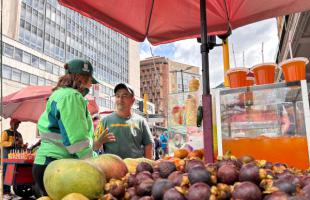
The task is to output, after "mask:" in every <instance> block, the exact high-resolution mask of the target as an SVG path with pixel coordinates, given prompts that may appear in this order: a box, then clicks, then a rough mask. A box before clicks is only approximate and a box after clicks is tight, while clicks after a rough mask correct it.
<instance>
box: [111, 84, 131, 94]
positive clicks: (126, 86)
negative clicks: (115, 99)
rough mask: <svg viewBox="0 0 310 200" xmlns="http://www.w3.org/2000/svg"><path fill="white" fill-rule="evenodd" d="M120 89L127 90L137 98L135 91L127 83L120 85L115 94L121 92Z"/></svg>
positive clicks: (115, 89)
mask: <svg viewBox="0 0 310 200" xmlns="http://www.w3.org/2000/svg"><path fill="white" fill-rule="evenodd" d="M119 89H126V90H127V91H128V92H129V93H130V94H132V96H135V92H134V91H133V89H132V87H131V86H130V85H129V84H127V83H119V84H117V85H116V86H115V88H114V94H116V92H117V91H118V90H119Z"/></svg>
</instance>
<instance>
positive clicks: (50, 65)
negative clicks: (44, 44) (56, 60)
mask: <svg viewBox="0 0 310 200" xmlns="http://www.w3.org/2000/svg"><path fill="white" fill-rule="evenodd" d="M46 71H47V72H49V73H53V64H52V63H50V62H46Z"/></svg>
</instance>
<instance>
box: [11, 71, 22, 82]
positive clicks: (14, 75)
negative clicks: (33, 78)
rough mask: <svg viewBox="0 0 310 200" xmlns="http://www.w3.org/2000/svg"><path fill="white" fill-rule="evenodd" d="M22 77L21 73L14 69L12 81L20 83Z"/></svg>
mask: <svg viewBox="0 0 310 200" xmlns="http://www.w3.org/2000/svg"><path fill="white" fill-rule="evenodd" d="M20 77H21V71H20V70H18V69H14V68H13V69H12V80H13V81H18V82H19V81H20Z"/></svg>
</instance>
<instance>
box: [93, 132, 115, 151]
mask: <svg viewBox="0 0 310 200" xmlns="http://www.w3.org/2000/svg"><path fill="white" fill-rule="evenodd" d="M115 141H116V138H115V136H114V134H113V133H109V129H108V128H106V129H105V130H104V132H103V133H102V134H101V135H100V136H99V138H98V139H97V140H96V141H94V149H95V150H98V149H99V148H100V147H101V146H102V145H103V144H106V143H108V142H115Z"/></svg>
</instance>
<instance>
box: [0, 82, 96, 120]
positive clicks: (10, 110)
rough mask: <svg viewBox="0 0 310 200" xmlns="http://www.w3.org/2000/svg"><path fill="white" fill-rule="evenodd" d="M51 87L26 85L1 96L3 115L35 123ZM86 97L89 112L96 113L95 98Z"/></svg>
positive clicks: (43, 108) (50, 91)
mask: <svg viewBox="0 0 310 200" xmlns="http://www.w3.org/2000/svg"><path fill="white" fill-rule="evenodd" d="M52 88H53V87H51V86H27V87H24V88H22V89H20V90H19V91H17V92H14V93H12V94H9V95H7V96H5V97H3V117H4V118H9V117H10V118H15V119H18V120H20V121H30V122H35V123H36V122H37V121H38V119H39V117H40V116H41V114H42V113H43V111H44V110H45V106H46V102H47V99H48V97H49V96H50V95H51V93H52ZM86 98H87V99H88V106H87V107H88V110H89V111H90V113H91V114H94V113H97V112H98V111H99V107H98V105H97V104H96V101H95V98H94V97H92V96H90V95H87V96H86Z"/></svg>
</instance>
